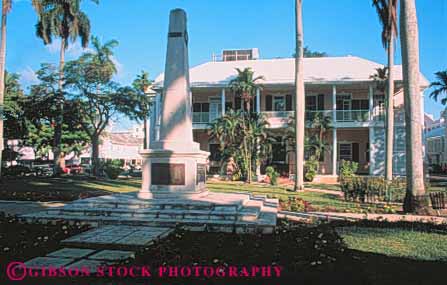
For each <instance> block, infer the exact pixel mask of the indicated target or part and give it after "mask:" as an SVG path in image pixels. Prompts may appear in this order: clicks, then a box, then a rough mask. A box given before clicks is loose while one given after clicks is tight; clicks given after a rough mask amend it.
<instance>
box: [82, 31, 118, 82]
mask: <svg viewBox="0 0 447 285" xmlns="http://www.w3.org/2000/svg"><path fill="white" fill-rule="evenodd" d="M91 42H92V46H93V51H92V52H87V53H85V54H84V55H82V58H83V59H84V60H86V61H89V62H90V64H89V68H88V71H87V73H88V77H90V78H93V79H94V81H95V82H97V83H104V82H108V81H110V80H111V79H112V77H113V75H114V74H116V73H117V72H118V70H117V68H116V64H115V62H114V60H113V49H114V48H116V47H117V46H118V44H119V43H118V41H117V40H110V41H108V42H106V43H104V44H102V43H101V41H100V40H99V38H98V37H96V36H92V37H91Z"/></svg>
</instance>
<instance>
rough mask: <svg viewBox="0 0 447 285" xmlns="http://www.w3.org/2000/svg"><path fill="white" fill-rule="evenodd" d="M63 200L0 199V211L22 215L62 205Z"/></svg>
mask: <svg viewBox="0 0 447 285" xmlns="http://www.w3.org/2000/svg"><path fill="white" fill-rule="evenodd" d="M64 205H65V203H64V202H35V201H6V200H0V211H1V212H5V213H6V214H10V215H23V214H31V213H34V212H39V211H42V210H45V209H48V208H56V207H62V206H64Z"/></svg>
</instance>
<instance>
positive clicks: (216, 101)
mask: <svg viewBox="0 0 447 285" xmlns="http://www.w3.org/2000/svg"><path fill="white" fill-rule="evenodd" d="M209 102H210V122H212V121H214V120H215V119H217V118H220V117H221V115H222V103H221V100H220V98H210V99H209Z"/></svg>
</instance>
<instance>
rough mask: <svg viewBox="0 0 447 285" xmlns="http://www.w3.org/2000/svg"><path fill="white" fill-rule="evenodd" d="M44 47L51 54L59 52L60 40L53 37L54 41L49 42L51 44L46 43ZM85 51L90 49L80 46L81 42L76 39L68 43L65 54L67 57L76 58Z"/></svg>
mask: <svg viewBox="0 0 447 285" xmlns="http://www.w3.org/2000/svg"><path fill="white" fill-rule="evenodd" d="M46 48H47V50H48V51H49V52H50V53H52V54H55V53H59V51H60V50H61V40H60V39H55V40H54V41H52V42H51V44H49V45H46ZM87 51H91V49H89V48H83V47H82V46H81V43H80V42H79V41H76V42H75V43H73V44H69V45H68V48H67V50H66V52H65V55H66V56H68V57H73V58H76V57H79V56H80V55H82V54H83V53H84V52H87Z"/></svg>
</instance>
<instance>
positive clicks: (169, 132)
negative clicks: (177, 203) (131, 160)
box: [138, 9, 209, 199]
mask: <svg viewBox="0 0 447 285" xmlns="http://www.w3.org/2000/svg"><path fill="white" fill-rule="evenodd" d="M191 105H192V99H191V90H190V85H189V63H188V32H187V26H186V13H185V11H184V10H181V9H175V10H172V11H171V14H170V18H169V33H168V50H167V55H166V66H165V73H164V81H163V93H162V100H161V106H160V135H159V138H158V139H157V140H156V141H154V142H151V144H150V149H148V150H144V151H142V152H141V153H140V154H141V155H142V156H143V157H144V159H145V162H144V166H143V185H142V188H141V190H140V192H139V194H138V197H139V198H141V199H163V198H166V199H171V198H194V197H197V196H204V195H206V194H207V190H206V187H205V180H206V160H207V158H208V156H209V153H208V152H205V151H201V150H200V146H199V144H198V143H196V142H194V140H193V134H192V108H191V107H192V106H191Z"/></svg>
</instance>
